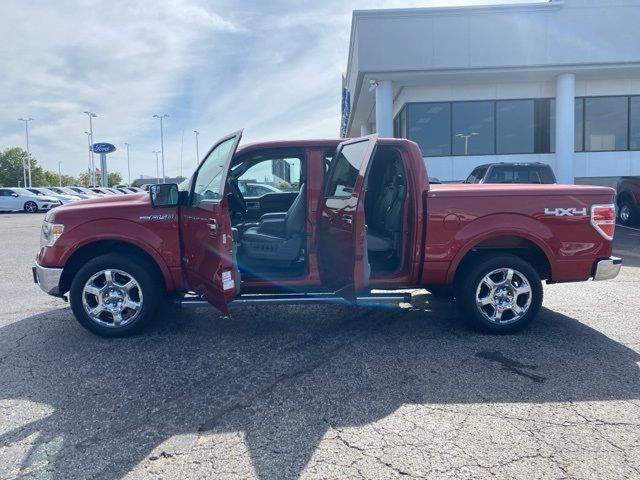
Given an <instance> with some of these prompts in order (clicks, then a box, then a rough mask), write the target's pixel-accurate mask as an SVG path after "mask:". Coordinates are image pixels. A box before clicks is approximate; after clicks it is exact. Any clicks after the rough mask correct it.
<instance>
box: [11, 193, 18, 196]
mask: <svg viewBox="0 0 640 480" xmlns="http://www.w3.org/2000/svg"><path fill="white" fill-rule="evenodd" d="M11 196H12V197H19V196H20V195H18V194H17V193H12V194H11Z"/></svg>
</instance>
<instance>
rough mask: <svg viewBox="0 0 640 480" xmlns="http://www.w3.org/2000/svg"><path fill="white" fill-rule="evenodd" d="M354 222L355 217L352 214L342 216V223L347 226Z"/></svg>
mask: <svg viewBox="0 0 640 480" xmlns="http://www.w3.org/2000/svg"><path fill="white" fill-rule="evenodd" d="M352 224H353V217H352V216H351V215H343V216H342V225H344V226H347V225H352Z"/></svg>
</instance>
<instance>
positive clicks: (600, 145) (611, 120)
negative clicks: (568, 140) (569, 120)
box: [584, 97, 629, 152]
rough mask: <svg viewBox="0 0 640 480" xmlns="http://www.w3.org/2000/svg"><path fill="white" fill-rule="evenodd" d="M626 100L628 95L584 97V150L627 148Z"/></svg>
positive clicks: (600, 150) (598, 150) (597, 150)
mask: <svg viewBox="0 0 640 480" xmlns="http://www.w3.org/2000/svg"><path fill="white" fill-rule="evenodd" d="M628 100H629V97H593V98H585V99H584V109H585V110H584V117H585V124H584V130H585V138H584V140H585V145H584V146H585V150H587V151H590V152H602V151H610V150H626V149H627V125H628V110H627V109H628V103H627V102H628Z"/></svg>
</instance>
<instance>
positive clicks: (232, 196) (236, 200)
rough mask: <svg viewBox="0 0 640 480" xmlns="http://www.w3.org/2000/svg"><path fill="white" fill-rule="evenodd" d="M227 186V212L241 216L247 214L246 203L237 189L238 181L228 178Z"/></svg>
mask: <svg viewBox="0 0 640 480" xmlns="http://www.w3.org/2000/svg"><path fill="white" fill-rule="evenodd" d="M227 183H228V184H229V210H231V212H232V213H236V212H237V213H241V214H242V215H243V216H244V215H246V214H247V202H245V201H244V197H243V196H242V192H241V191H240V188H239V187H238V181H237V180H235V179H233V178H229V180H228V181H227Z"/></svg>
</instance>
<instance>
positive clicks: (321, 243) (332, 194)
mask: <svg viewBox="0 0 640 480" xmlns="http://www.w3.org/2000/svg"><path fill="white" fill-rule="evenodd" d="M377 138H378V136H377V135H370V136H367V137H360V138H356V139H352V140H348V141H346V142H342V143H341V144H340V145H338V149H337V150H336V154H335V156H334V157H333V160H332V161H331V165H330V167H329V172H328V173H327V179H326V181H325V186H324V190H323V192H322V197H321V199H320V218H319V222H318V235H317V239H318V264H319V270H320V279H321V280H322V284H323V285H324V286H325V287H327V288H329V289H331V290H332V291H334V292H336V293H337V294H339V295H341V296H342V297H344V298H346V299H347V300H349V301H352V302H355V300H356V296H357V294H358V292H361V291H362V290H363V289H365V288H366V287H367V285H368V284H369V274H370V267H369V261H368V258H367V250H366V226H365V219H364V188H365V176H366V172H367V168H368V166H369V162H370V161H371V158H373V154H374V151H375V147H376V141H377Z"/></svg>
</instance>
